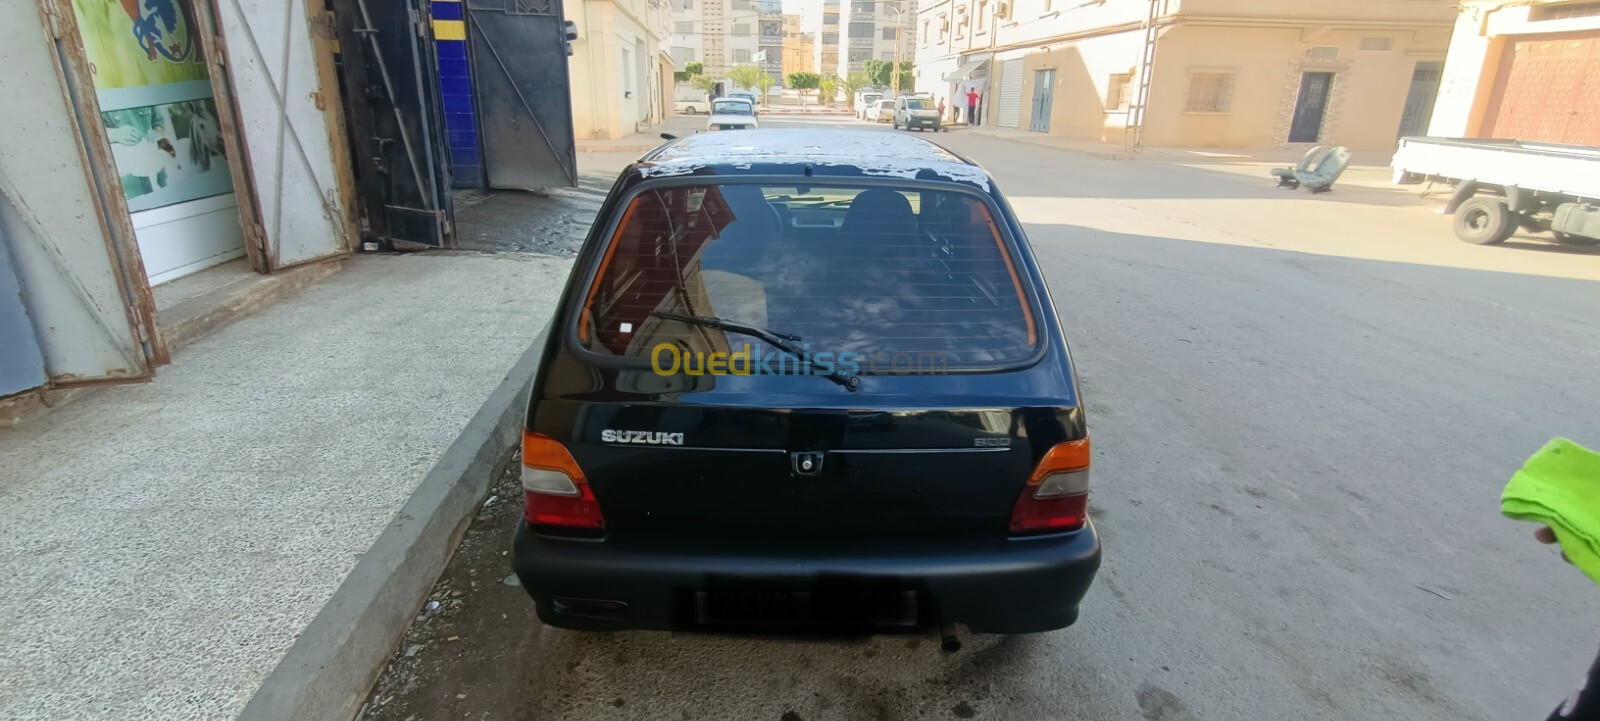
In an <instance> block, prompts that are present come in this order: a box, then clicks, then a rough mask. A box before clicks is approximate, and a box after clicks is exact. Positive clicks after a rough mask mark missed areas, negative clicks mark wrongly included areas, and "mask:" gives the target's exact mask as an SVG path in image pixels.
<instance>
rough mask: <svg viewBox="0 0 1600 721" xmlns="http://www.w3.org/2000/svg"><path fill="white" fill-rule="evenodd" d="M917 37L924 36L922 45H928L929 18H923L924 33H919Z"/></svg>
mask: <svg viewBox="0 0 1600 721" xmlns="http://www.w3.org/2000/svg"><path fill="white" fill-rule="evenodd" d="M917 37H919V38H922V47H928V21H927V20H923V21H922V34H920V35H918V36H917Z"/></svg>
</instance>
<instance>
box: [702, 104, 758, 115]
mask: <svg viewBox="0 0 1600 721" xmlns="http://www.w3.org/2000/svg"><path fill="white" fill-rule="evenodd" d="M711 112H713V113H717V114H718V115H750V114H751V112H752V108H751V107H750V104H749V103H747V102H745V101H743V100H719V101H717V102H715V103H712V104H711Z"/></svg>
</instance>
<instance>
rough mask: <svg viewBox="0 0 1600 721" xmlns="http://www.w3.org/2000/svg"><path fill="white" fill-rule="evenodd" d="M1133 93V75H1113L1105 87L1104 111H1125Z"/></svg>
mask: <svg viewBox="0 0 1600 721" xmlns="http://www.w3.org/2000/svg"><path fill="white" fill-rule="evenodd" d="M1132 92H1133V73H1113V74H1112V75H1111V82H1110V83H1109V84H1107V85H1106V110H1127V109H1128V100H1129V98H1130V97H1131V95H1132Z"/></svg>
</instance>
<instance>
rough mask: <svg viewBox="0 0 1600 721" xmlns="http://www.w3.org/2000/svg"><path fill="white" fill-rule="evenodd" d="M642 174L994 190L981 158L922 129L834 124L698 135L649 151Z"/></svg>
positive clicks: (635, 169) (640, 167) (640, 164)
mask: <svg viewBox="0 0 1600 721" xmlns="http://www.w3.org/2000/svg"><path fill="white" fill-rule="evenodd" d="M630 171H631V172H634V173H637V175H638V176H639V177H641V178H655V177H663V176H675V175H696V174H709V175H774V174H776V175H787V174H789V173H794V174H797V175H812V174H818V175H832V176H869V177H873V176H876V177H884V176H887V177H899V178H906V179H930V180H953V181H956V182H960V183H968V184H971V185H975V186H977V187H979V188H982V189H984V190H986V191H987V190H990V188H991V180H990V178H989V173H988V172H987V171H985V170H984V169H983V168H981V167H979V166H978V164H977V163H974V162H972V161H971V160H968V159H967V158H965V157H962V156H960V155H957V154H956V153H954V152H951V151H949V150H946V149H945V148H943V147H941V146H939V145H937V144H935V143H933V142H930V141H928V140H924V139H922V138H919V137H917V136H914V135H903V134H899V133H885V132H881V131H867V130H836V129H828V128H816V129H812V128H775V129H765V130H729V131H719V132H714V133H710V132H708V133H696V134H694V135H689V136H686V137H682V138H678V139H676V140H673V141H670V142H668V143H666V144H665V145H662V146H661V147H659V148H656V149H655V150H654V151H652V152H650V153H648V154H646V155H645V156H644V157H643V158H641V159H640V161H639V162H638V163H637V164H635V165H634V166H633V168H631V169H630Z"/></svg>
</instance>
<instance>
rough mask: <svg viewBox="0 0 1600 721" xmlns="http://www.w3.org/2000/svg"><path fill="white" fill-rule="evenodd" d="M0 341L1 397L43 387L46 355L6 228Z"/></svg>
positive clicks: (0, 234) (1, 244)
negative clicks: (25, 298)
mask: <svg viewBox="0 0 1600 721" xmlns="http://www.w3.org/2000/svg"><path fill="white" fill-rule="evenodd" d="M0 202H3V201H0ZM0 338H5V339H6V342H5V343H0V396H9V395H11V394H13V393H20V392H22V391H25V390H28V389H29V388H38V387H39V386H42V385H44V384H45V381H46V380H47V379H46V377H45V374H44V353H43V352H41V351H40V350H39V338H38V336H37V335H35V334H34V330H33V321H32V320H30V319H29V318H28V307H27V306H26V305H24V304H23V299H22V284H21V283H19V282H17V272H16V269H15V268H14V267H13V266H12V262H11V250H10V249H9V248H7V247H6V234H5V231H4V229H3V228H0Z"/></svg>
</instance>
